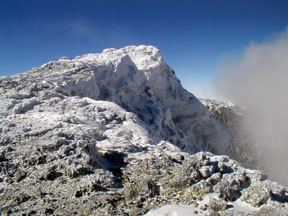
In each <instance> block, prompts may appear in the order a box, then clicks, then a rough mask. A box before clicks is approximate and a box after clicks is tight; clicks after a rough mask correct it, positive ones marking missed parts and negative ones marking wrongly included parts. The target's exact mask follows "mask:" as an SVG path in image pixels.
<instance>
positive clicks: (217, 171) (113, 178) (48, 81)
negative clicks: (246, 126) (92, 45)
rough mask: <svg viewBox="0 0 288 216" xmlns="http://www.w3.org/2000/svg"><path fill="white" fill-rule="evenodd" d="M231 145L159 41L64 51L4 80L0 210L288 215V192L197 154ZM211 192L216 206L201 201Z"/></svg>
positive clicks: (220, 159)
mask: <svg viewBox="0 0 288 216" xmlns="http://www.w3.org/2000/svg"><path fill="white" fill-rule="evenodd" d="M230 144H231V135H230V130H229V128H228V127H227V126H226V125H225V124H223V123H220V122H218V121H217V120H215V118H214V117H213V115H212V114H211V113H210V112H209V111H208V109H207V108H206V107H205V106H204V105H203V104H202V103H201V102H200V101H199V100H198V99H197V98H196V97H195V96H194V95H193V94H191V93H189V92H187V91H186V90H185V89H184V88H183V87H182V86H181V84H180V82H179V80H178V79H177V77H176V76H175V73H174V71H173V70H172V69H171V68H170V67H169V66H168V65H167V64H166V63H165V62H164V60H163V58H162V56H161V54H160V52H159V50H158V49H157V48H155V47H153V46H144V45H141V46H129V47H124V48H122V49H118V50H117V49H106V50H104V51H103V52H102V53H95V54H87V55H82V56H78V57H75V58H67V57H62V58H60V59H59V60H58V61H51V62H49V63H47V64H44V65H42V66H41V67H40V68H34V69H32V70H31V71H28V72H26V73H22V74H17V75H15V76H11V77H1V78H0V214H1V215H2V214H3V215H6V214H8V215H9V214H12V215H18V214H19V215H20V214H26V215H71V214H72V215H133V216H134V215H143V214H145V213H147V212H148V211H149V210H150V209H152V208H156V207H161V206H163V205H166V204H171V203H183V204H189V205H190V204H193V205H201V206H199V208H198V207H197V209H194V210H197V211H199V214H200V213H201V214H202V213H203V214H206V213H208V212H209V211H210V210H211V211H212V212H219V211H225V213H228V215H229V214H230V215H233V214H234V215H239V214H240V213H241V214H242V213H243V212H242V210H241V209H240V210H239V209H237V208H234V207H237V203H239V202H240V203H242V204H243V203H244V204H245V205H250V206H254V207H251V209H252V210H251V212H253V213H257V212H258V213H259V212H260V213H263V212H264V213H265V212H267V211H268V212H270V213H271V212H275V211H278V212H281V214H279V215H285V214H282V213H283V212H284V213H286V209H285V208H287V203H288V201H287V189H285V188H283V187H282V186H280V185H277V184H276V183H271V182H270V181H268V180H265V176H264V175H263V174H262V173H260V172H258V171H253V170H247V169H244V168H243V167H241V165H240V164H238V163H237V162H236V161H234V160H232V159H230V158H229V157H227V156H219V155H218V156H216V155H213V154H211V153H209V152H199V151H201V150H202V151H205V150H208V151H212V152H214V153H217V154H224V153H225V152H227V150H228V149H230ZM195 152H198V153H197V154H194V153H195ZM255 191H256V192H257V193H255ZM210 193H213V197H212V196H211V200H210V201H211V208H210V210H209V209H207V208H206V207H205V206H202V204H203V205H206V204H207V203H205V202H199V201H200V200H201V199H202V198H205V196H206V195H207V194H208V195H209V194H210ZM210 195H211V194H210ZM210 195H209V196H208V197H210ZM214 195H215V196H218V198H219V199H220V198H221V200H218V198H217V200H214ZM212 198H213V199H212ZM205 200H206V198H205ZM208 201H209V200H208ZM210 201H209V203H210ZM226 202H227V203H226ZM209 205H210V204H209ZM228 205H229V206H230V207H229V208H228ZM231 205H233V208H231ZM204 207H205V208H206V209H204ZM238 213H239V214H238ZM244 213H245V212H244ZM244 213H243V214H244ZM246 213H247V212H246ZM243 214H242V215H243ZM244 215H245V214H244ZM274 215H275V214H274Z"/></svg>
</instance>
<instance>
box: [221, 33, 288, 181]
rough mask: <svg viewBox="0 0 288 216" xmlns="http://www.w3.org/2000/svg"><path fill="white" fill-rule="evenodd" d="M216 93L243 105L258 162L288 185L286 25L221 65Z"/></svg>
mask: <svg viewBox="0 0 288 216" xmlns="http://www.w3.org/2000/svg"><path fill="white" fill-rule="evenodd" d="M216 87H217V90H218V94H219V93H220V95H221V96H222V97H225V98H227V99H229V100H231V101H233V102H235V103H237V104H240V105H242V106H244V107H245V108H246V111H247V113H245V120H244V125H245V127H246V130H247V129H248V131H249V133H251V134H252V137H253V139H252V140H251V142H250V145H255V147H256V148H255V149H256V151H257V152H256V153H257V154H259V155H260V156H259V163H260V164H262V165H263V167H264V172H266V173H267V174H268V176H269V178H271V179H272V180H276V181H278V182H280V183H282V184H285V185H288V28H287V30H286V31H285V32H284V33H283V34H282V35H281V36H279V37H277V38H276V39H274V40H273V41H269V42H263V43H258V44H255V43H253V44H251V45H249V46H248V48H246V49H245V51H244V54H243V55H242V56H241V57H240V58H239V57H238V58H235V57H234V58H233V59H232V58H229V59H228V58H226V59H225V60H224V61H222V63H221V65H220V69H219V72H218V74H217V81H216Z"/></svg>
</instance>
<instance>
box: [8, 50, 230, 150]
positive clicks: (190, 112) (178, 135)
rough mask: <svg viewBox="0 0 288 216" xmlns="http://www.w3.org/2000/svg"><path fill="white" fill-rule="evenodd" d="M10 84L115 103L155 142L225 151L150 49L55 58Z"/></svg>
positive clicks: (220, 137) (220, 128)
mask: <svg viewBox="0 0 288 216" xmlns="http://www.w3.org/2000/svg"><path fill="white" fill-rule="evenodd" d="M28 77H29V79H28ZM13 79H15V80H19V81H20V82H23V84H24V85H26V87H27V86H28V85H31V84H32V83H33V85H40V86H49V88H52V89H54V90H55V91H56V92H58V93H61V94H65V95H67V96H80V97H89V98H91V99H95V100H107V101H112V102H115V103H116V104H118V105H120V106H121V107H123V108H124V109H125V110H127V111H131V112H133V113H136V114H137V115H138V117H139V118H140V119H141V120H143V121H144V122H145V123H146V125H147V127H148V130H149V132H150V133H151V135H152V136H154V139H155V141H156V142H159V141H160V140H162V139H164V140H168V141H170V142H172V143H174V144H175V145H177V146H179V147H181V148H182V149H185V150H186V151H188V152H196V151H199V150H203V149H205V150H210V151H212V152H215V153H218V154H221V153H225V151H226V149H228V147H229V143H230V139H231V136H230V132H229V130H228V129H227V128H226V127H225V126H224V125H221V124H219V123H218V122H217V121H215V120H214V118H213V117H212V116H211V115H210V113H209V112H208V111H207V109H206V108H205V107H204V106H203V105H202V104H201V103H200V102H199V100H198V99H197V98H196V97H195V96H194V95H193V94H191V93H189V92H187V91H186V90H185V89H184V88H183V87H182V86H181V84H180V82H179V80H178V79H177V78H176V76H175V74H174V71H173V70H172V69H171V68H170V67H169V66H168V65H167V64H166V63H165V62H164V60H163V57H162V55H161V53H160V51H159V50H158V49H157V48H155V47H153V46H144V45H140V46H128V47H124V48H122V49H118V50H116V49H105V50H104V51H103V52H102V53H95V54H86V55H82V56H77V57H75V58H60V59H59V60H58V61H52V62H49V63H47V64H44V65H42V66H41V67H40V68H38V69H33V70H32V71H30V72H27V73H24V74H19V75H16V76H15V77H13ZM25 82H27V83H26V84H25ZM28 83H29V84H28ZM40 94H43V92H42V93H40Z"/></svg>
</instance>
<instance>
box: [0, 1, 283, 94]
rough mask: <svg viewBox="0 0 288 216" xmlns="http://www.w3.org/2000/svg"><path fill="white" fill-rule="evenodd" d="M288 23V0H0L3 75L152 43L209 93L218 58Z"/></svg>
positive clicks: (194, 87) (192, 87)
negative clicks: (111, 49) (64, 58)
mask: <svg viewBox="0 0 288 216" xmlns="http://www.w3.org/2000/svg"><path fill="white" fill-rule="evenodd" d="M287 24H288V0H261V1H259V0H197V1H196V0H187V1H184V0H183V1H180V0H178V1H176V0H174V1H169V0H166V1H164V0H146V1H145V0H130V1H128V0H126V1H124V0H14V1H11V0H0V75H12V74H16V73H20V72H24V71H28V70H29V69H31V68H32V67H39V66H40V65H41V64H43V63H46V62H48V61H50V60H57V59H58V58H59V57H61V56H68V57H74V56H77V55H81V54H85V53H95V52H101V51H102V50H103V49H104V48H109V47H116V48H120V47H123V46H127V45H133V44H151V45H154V46H156V47H158V48H159V49H160V50H161V52H162V54H163V56H164V58H165V60H166V62H167V63H168V64H169V65H170V66H171V67H172V68H173V69H174V70H175V72H176V75H177V76H178V78H179V79H180V80H181V82H182V84H183V85H184V87H185V88H186V89H188V90H189V91H191V92H192V93H195V94H196V96H206V95H207V94H209V86H210V84H211V80H212V77H213V75H214V73H215V70H216V68H217V65H218V62H219V59H221V58H222V57H223V56H225V55H230V54H233V53H239V52H241V51H242V50H243V49H244V48H245V47H247V46H248V45H249V44H250V43H251V42H253V41H254V42H262V41H265V40H269V38H270V37H273V35H275V34H279V33H280V32H282V31H283V30H284V29H285V27H286V26H287Z"/></svg>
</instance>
